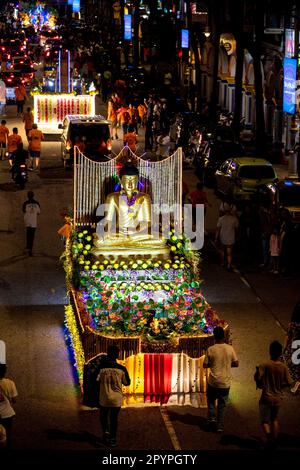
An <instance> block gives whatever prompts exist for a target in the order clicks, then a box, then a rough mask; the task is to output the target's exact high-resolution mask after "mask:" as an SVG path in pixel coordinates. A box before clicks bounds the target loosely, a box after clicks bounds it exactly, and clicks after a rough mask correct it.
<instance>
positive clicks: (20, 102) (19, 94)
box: [15, 82, 26, 116]
mask: <svg viewBox="0 0 300 470" xmlns="http://www.w3.org/2000/svg"><path fill="white" fill-rule="evenodd" d="M15 96H16V102H17V114H18V116H19V115H20V114H22V113H23V106H24V103H25V98H26V88H25V86H24V85H23V83H22V82H21V83H20V84H19V85H18V86H17V87H16V88H15Z"/></svg>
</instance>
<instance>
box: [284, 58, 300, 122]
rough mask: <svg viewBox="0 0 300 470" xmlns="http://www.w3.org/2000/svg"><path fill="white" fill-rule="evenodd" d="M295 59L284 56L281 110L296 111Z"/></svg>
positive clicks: (293, 112) (292, 112) (291, 112)
mask: <svg viewBox="0 0 300 470" xmlns="http://www.w3.org/2000/svg"><path fill="white" fill-rule="evenodd" d="M296 88H297V59H290V58H287V57H285V58H284V62H283V111H284V112H285V113H289V114H295V112H296Z"/></svg>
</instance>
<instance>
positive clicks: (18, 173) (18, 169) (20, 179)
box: [12, 161, 28, 189]
mask: <svg viewBox="0 0 300 470" xmlns="http://www.w3.org/2000/svg"><path fill="white" fill-rule="evenodd" d="M12 179H13V180H14V182H15V183H16V184H17V185H18V186H20V189H24V188H25V184H26V182H27V181H28V171H27V165H26V163H23V162H18V161H17V162H15V163H14V165H13V167H12Z"/></svg>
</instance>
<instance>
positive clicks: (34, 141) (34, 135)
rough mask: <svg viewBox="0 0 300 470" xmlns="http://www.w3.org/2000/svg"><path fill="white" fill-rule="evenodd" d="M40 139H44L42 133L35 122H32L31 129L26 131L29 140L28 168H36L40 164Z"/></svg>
mask: <svg viewBox="0 0 300 470" xmlns="http://www.w3.org/2000/svg"><path fill="white" fill-rule="evenodd" d="M42 140H44V134H43V133H42V131H40V130H39V129H38V126H37V124H32V129H31V131H29V132H28V141H29V147H28V148H29V154H30V162H29V170H33V169H35V170H38V169H39V166H40V156H41V147H42ZM33 159H34V160H35V167H34V168H33Z"/></svg>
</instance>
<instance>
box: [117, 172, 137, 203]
mask: <svg viewBox="0 0 300 470" xmlns="http://www.w3.org/2000/svg"><path fill="white" fill-rule="evenodd" d="M120 180H121V187H122V189H123V191H125V192H126V194H127V195H129V196H130V195H131V194H132V193H134V192H135V191H136V190H137V187H138V180H139V170H138V169H137V167H136V166H133V165H124V166H123V167H122V168H121V171H120Z"/></svg>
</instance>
